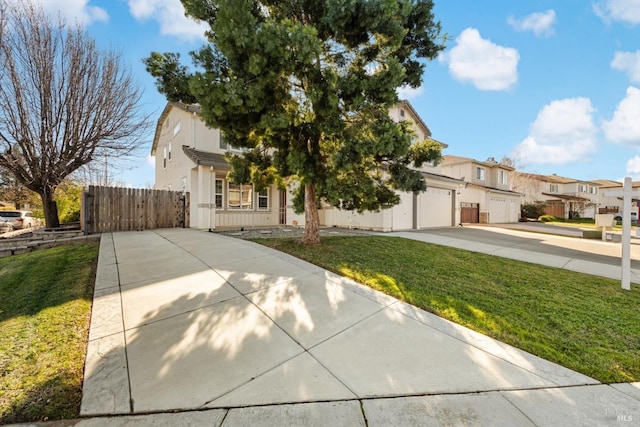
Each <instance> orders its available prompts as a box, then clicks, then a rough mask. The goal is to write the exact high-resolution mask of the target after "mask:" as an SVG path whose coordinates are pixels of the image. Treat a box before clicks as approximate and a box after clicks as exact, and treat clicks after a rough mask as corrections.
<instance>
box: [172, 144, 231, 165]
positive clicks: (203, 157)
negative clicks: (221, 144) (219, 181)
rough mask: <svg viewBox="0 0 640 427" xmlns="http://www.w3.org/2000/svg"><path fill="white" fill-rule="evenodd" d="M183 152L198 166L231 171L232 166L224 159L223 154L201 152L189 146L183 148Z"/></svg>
mask: <svg viewBox="0 0 640 427" xmlns="http://www.w3.org/2000/svg"><path fill="white" fill-rule="evenodd" d="M182 151H184V154H186V155H187V157H189V158H190V159H191V160H192V161H193V162H194V163H195V164H196V165H202V166H213V167H214V168H221V169H231V166H230V165H229V163H227V161H226V160H225V158H224V155H223V154H217V153H211V152H209V151H200V150H196V149H195V148H191V147H189V146H187V145H183V146H182Z"/></svg>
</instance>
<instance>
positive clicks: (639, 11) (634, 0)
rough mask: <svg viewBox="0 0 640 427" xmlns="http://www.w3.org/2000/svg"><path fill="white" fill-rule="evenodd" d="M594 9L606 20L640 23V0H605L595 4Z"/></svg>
mask: <svg viewBox="0 0 640 427" xmlns="http://www.w3.org/2000/svg"><path fill="white" fill-rule="evenodd" d="M593 11H594V12H595V13H596V15H598V16H599V17H600V18H602V19H603V20H604V21H605V22H610V21H621V22H626V23H628V24H631V25H635V24H640V0H603V1H599V2H597V3H594V4H593Z"/></svg>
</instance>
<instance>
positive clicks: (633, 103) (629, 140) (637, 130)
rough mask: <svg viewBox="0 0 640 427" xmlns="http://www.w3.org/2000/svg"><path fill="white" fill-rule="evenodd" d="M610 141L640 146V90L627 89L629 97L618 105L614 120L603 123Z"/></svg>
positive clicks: (603, 128)
mask: <svg viewBox="0 0 640 427" xmlns="http://www.w3.org/2000/svg"><path fill="white" fill-rule="evenodd" d="M602 130H603V131H604V134H605V136H606V137H607V139H608V140H609V141H613V142H618V143H621V144H627V145H637V146H640V89H638V88H635V87H633V86H629V87H628V88H627V96H625V97H624V99H623V100H622V101H620V103H619V104H618V106H617V108H616V111H615V112H614V113H613V118H612V119H611V120H609V121H605V122H603V123H602Z"/></svg>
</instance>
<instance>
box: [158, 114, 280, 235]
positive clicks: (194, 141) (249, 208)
mask: <svg viewBox="0 0 640 427" xmlns="http://www.w3.org/2000/svg"><path fill="white" fill-rule="evenodd" d="M229 150H231V151H234V150H235V148H234V147H231V146H229V145H228V144H226V142H225V141H224V137H223V136H222V134H221V132H220V130H219V129H211V128H209V127H207V126H206V125H205V123H204V121H202V119H201V118H200V107H199V106H197V105H186V104H182V103H175V102H171V103H168V104H167V105H166V107H165V109H164V111H163V112H162V114H161V116H160V118H159V120H158V124H157V126H156V132H155V136H154V139H153V145H152V147H151V155H152V156H154V157H155V175H156V180H155V185H154V188H157V189H164V190H176V191H185V192H189V193H190V212H189V214H190V216H191V221H190V222H191V226H192V227H194V228H200V229H214V228H240V227H250V226H254V227H265V226H275V225H278V224H284V221H283V218H281V215H280V213H281V211H284V209H285V206H283V205H282V204H281V202H280V200H281V199H282V195H281V191H280V190H278V189H277V187H276V186H272V187H271V188H269V189H268V190H267V191H265V192H263V193H257V192H255V191H254V190H253V185H252V184H242V185H239V184H232V183H231V182H229V181H227V179H226V175H227V172H229V170H230V169H231V168H230V166H229V164H228V163H227V161H226V160H225V158H224V153H225V152H226V151H229Z"/></svg>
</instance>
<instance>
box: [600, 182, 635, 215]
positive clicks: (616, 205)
mask: <svg viewBox="0 0 640 427" xmlns="http://www.w3.org/2000/svg"><path fill="white" fill-rule="evenodd" d="M593 182H594V183H596V184H598V185H599V188H598V211H597V213H601V214H608V213H612V214H622V197H618V196H609V195H607V191H615V190H618V191H619V190H622V182H619V181H611V180H608V179H596V180H594V181H593ZM631 186H632V188H633V189H634V190H639V189H640V182H639V181H633V183H632V184H631ZM639 205H640V203H639V200H638V199H632V200H631V212H635V213H636V218H637V217H638V207H639Z"/></svg>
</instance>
